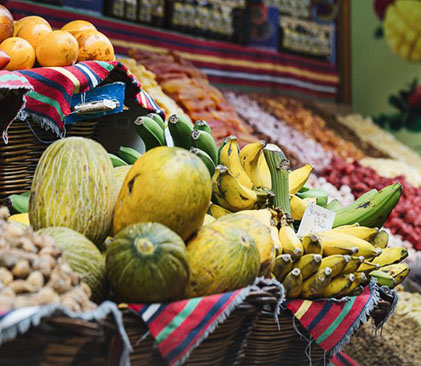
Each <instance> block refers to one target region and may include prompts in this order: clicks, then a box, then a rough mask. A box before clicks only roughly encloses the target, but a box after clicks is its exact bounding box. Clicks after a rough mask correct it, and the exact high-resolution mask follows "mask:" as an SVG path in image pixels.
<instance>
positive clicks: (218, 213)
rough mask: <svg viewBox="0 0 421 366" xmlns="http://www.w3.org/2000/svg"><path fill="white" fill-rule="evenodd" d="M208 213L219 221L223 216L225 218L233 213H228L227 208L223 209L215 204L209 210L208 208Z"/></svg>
mask: <svg viewBox="0 0 421 366" xmlns="http://www.w3.org/2000/svg"><path fill="white" fill-rule="evenodd" d="M208 213H209V214H210V215H212V216H213V217H214V218H215V219H217V218H219V217H222V216H225V215H229V214H231V213H232V212H231V211H228V210H227V209H225V208H223V207H221V206H219V205H216V204H214V203H211V204H210V205H209V208H208Z"/></svg>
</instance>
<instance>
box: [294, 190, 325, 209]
mask: <svg viewBox="0 0 421 366" xmlns="http://www.w3.org/2000/svg"><path fill="white" fill-rule="evenodd" d="M297 196H298V197H300V198H302V199H304V198H313V199H316V204H317V205H318V206H321V207H326V206H327V200H328V196H327V193H326V192H325V191H324V190H322V189H320V188H309V189H307V190H305V191H304V192H298V193H297Z"/></svg>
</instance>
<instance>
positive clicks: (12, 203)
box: [4, 194, 29, 213]
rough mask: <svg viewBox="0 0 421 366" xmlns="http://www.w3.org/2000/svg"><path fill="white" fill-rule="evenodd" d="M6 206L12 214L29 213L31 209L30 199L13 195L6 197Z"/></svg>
mask: <svg viewBox="0 0 421 366" xmlns="http://www.w3.org/2000/svg"><path fill="white" fill-rule="evenodd" d="M4 205H5V206H7V207H8V208H9V210H10V212H11V213H27V212H28V209H29V197H25V196H22V195H20V194H12V195H10V196H9V197H6V199H5V200H4Z"/></svg>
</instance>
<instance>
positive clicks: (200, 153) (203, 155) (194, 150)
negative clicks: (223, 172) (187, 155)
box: [190, 147, 215, 177]
mask: <svg viewBox="0 0 421 366" xmlns="http://www.w3.org/2000/svg"><path fill="white" fill-rule="evenodd" d="M190 152H191V153H192V154H194V155H196V156H197V157H198V158H200V160H202V161H203V162H204V163H205V165H206V168H208V170H209V173H210V175H211V177H212V176H213V173H215V163H214V162H213V160H212V159H211V157H210V156H209V155H208V154H207V153H206V152H204V151H203V150H200V149H198V148H196V147H191V148H190Z"/></svg>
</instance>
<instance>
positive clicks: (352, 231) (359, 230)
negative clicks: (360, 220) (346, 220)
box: [327, 225, 379, 242]
mask: <svg viewBox="0 0 421 366" xmlns="http://www.w3.org/2000/svg"><path fill="white" fill-rule="evenodd" d="M329 231H330V230H329ZM329 231H327V232H329ZM332 231H334V232H336V233H343V234H348V235H351V236H355V237H356V238H360V239H362V240H365V241H368V242H371V241H372V240H373V239H374V238H375V237H376V235H377V234H378V233H379V229H377V228H371V227H366V226H359V225H356V226H354V225H345V226H339V227H336V228H334V229H332Z"/></svg>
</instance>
